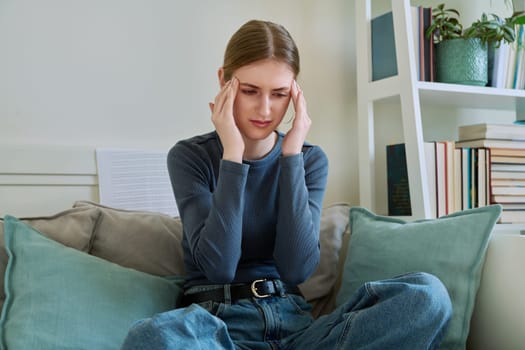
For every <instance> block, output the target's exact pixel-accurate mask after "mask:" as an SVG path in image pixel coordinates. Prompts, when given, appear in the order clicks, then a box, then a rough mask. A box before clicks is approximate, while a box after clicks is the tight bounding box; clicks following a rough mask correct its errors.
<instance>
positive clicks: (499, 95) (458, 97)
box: [368, 76, 525, 111]
mask: <svg viewBox="0 0 525 350" xmlns="http://www.w3.org/2000/svg"><path fill="white" fill-rule="evenodd" d="M398 84H399V79H398V77H397V76H393V77H390V78H386V79H381V80H378V81H373V82H370V84H369V86H368V88H369V92H368V96H369V98H370V99H371V100H372V101H380V100H382V101H383V102H389V101H390V100H392V99H393V98H398V97H399V95H400V91H399V85H398ZM415 88H416V90H417V91H418V92H419V99H420V102H421V103H422V104H424V105H426V106H456V107H461V108H481V109H496V110H506V111H515V110H516V109H517V108H518V106H519V105H520V104H524V105H525V90H517V89H498V88H493V87H485V86H470V85H459V84H446V83H431V82H425V81H418V82H416V83H415Z"/></svg>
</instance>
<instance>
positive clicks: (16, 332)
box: [0, 216, 182, 350]
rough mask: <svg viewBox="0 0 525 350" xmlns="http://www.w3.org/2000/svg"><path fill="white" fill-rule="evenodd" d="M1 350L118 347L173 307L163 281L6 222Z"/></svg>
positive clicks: (172, 294) (172, 290)
mask: <svg viewBox="0 0 525 350" xmlns="http://www.w3.org/2000/svg"><path fill="white" fill-rule="evenodd" d="M4 229H5V244H6V250H7V252H8V255H9V262H8V265H7V270H6V283H5V289H6V300H5V304H4V309H3V310H2V316H1V319H0V327H1V328H0V329H1V345H2V348H3V349H41V350H42V349H53V350H57V349H77V350H81V349H86V350H87V349H89V350H93V349H118V348H119V347H120V345H121V343H122V342H123V340H124V338H125V336H126V334H127V331H128V329H129V327H130V326H131V324H132V323H133V322H134V321H136V320H137V319H141V318H145V317H150V316H152V315H153V314H155V313H159V312H164V311H167V310H170V309H173V308H175V306H176V303H177V300H178V298H179V296H180V295H181V292H182V290H181V288H180V283H181V281H182V279H181V278H162V277H158V276H153V275H149V274H146V273H144V272H139V271H137V270H133V269H130V268H125V267H122V266H119V265H117V264H114V263H111V262H108V261H105V260H103V259H100V258H97V257H94V256H91V255H88V254H86V253H83V252H81V251H78V250H75V249H73V248H69V247H66V246H64V245H62V244H60V243H58V242H56V241H53V240H51V239H49V238H46V237H44V236H43V235H41V234H40V233H39V232H38V231H37V230H36V229H34V228H33V227H31V226H29V225H27V224H25V223H23V222H21V221H19V220H18V219H16V218H14V217H11V216H6V217H5V223H4Z"/></svg>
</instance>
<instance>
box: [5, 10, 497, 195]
mask: <svg viewBox="0 0 525 350" xmlns="http://www.w3.org/2000/svg"><path fill="white" fill-rule="evenodd" d="M441 2H442V1H429V0H424V1H423V0H422V1H413V4H421V5H426V6H436V5H437V4H439V3H441ZM503 2H504V1H503V0H497V1H496V0H471V1H468V2H464V1H459V0H454V1H452V0H451V1H448V2H447V4H449V5H450V6H452V7H456V8H458V9H460V10H461V11H462V13H463V14H464V18H465V21H466V22H471V21H472V20H473V19H474V18H475V17H476V16H478V15H479V13H480V12H481V10H480V9H486V11H487V12H492V11H493V12H497V13H499V14H501V11H500V10H501V9H505V7H504V5H503ZM389 3H390V0H376V1H375V2H374V8H375V9H376V11H381V10H382V9H385V8H386V9H388V6H389V5H388V4H389ZM354 16H355V14H354V1H348V0H324V1H318V0H288V1H276V0H251V1H243V0H228V1H217V0H200V1H195V0H0V121H1V124H0V145H1V144H14V145H17V144H44V145H55V144H56V145H78V146H89V147H93V148H95V147H130V148H149V149H168V148H169V147H170V146H171V145H172V144H173V143H174V142H175V141H176V140H178V139H181V138H185V137H189V136H191V135H194V134H197V133H202V132H206V131H209V130H211V129H212V124H211V122H210V115H209V110H208V102H209V101H211V100H212V99H213V98H214V96H215V94H216V91H217V78H216V71H217V68H218V67H219V66H220V65H221V62H222V55H223V50H224V47H225V45H226V42H227V40H228V39H229V37H230V35H231V34H232V33H233V32H234V31H235V30H236V29H237V28H238V27H239V26H240V25H241V24H242V23H244V22H245V21H247V20H249V19H252V18H259V19H267V20H272V21H275V22H280V23H282V24H284V25H285V26H286V27H287V28H288V30H289V31H290V32H291V34H292V35H293V36H294V38H295V40H296V42H297V44H298V46H299V49H300V53H301V59H302V73H301V75H300V77H299V82H300V84H301V86H302V88H303V90H304V91H305V96H306V98H307V101H308V108H309V113H310V116H311V118H312V120H313V123H314V124H313V128H312V130H311V132H310V135H309V140H310V141H311V142H313V143H316V144H319V145H321V146H322V147H323V148H324V149H325V151H326V152H327V154H328V157H329V159H330V172H329V173H330V175H329V180H328V181H329V182H328V188H327V196H326V200H325V204H329V203H333V202H339V201H344V202H349V203H351V204H357V203H358V179H357V154H356V153H357V152H356V151H357V142H356V131H355V129H356V101H355V100H356V86H355V85H356V84H355V69H356V68H355V45H354V42H355V39H354V22H355V21H354ZM398 113H399V112H398V110H397V109H396V108H388V107H387V108H385V114H386V117H385V118H383V119H378V121H377V124H378V125H382V127H378V128H377V133H378V134H379V136H380V140H381V141H380V142H381V143H392V142H396V140H400V139H401V138H402V136H401V131H400V127H399V120H400V119H399V115H398ZM438 113H443V111H435V112H434V115H436V114H438ZM446 113H449V112H448V111H446ZM450 113H457V112H450ZM459 113H461V112H459ZM463 113H471V112H463ZM430 114H432V112H430ZM432 119H433V118H429V120H432ZM438 120H439V119H438ZM435 125H440V124H439V123H438V124H434V125H432V124H430V129H433V128H434V126H435ZM287 127H289V125H284V126H283V130H286V129H287ZM382 147H383V145H381V146H379V145H378V146H377V149H378V150H381V149H384V148H382ZM381 156H382V157H383V158H381ZM377 159H378V164H379V165H380V166H381V167H383V166H384V164H383V163H384V155H382V154H381V155H379V157H378V158H377ZM0 161H1V160H0ZM381 169H383V170H379V171H377V174H378V178H379V179H381V177H380V174H381V172H383V173H384V168H381Z"/></svg>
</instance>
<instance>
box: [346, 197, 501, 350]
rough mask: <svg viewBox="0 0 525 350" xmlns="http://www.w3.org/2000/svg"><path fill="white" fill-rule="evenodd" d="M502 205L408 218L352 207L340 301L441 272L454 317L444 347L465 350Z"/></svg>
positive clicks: (440, 277)
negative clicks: (405, 277)
mask: <svg viewBox="0 0 525 350" xmlns="http://www.w3.org/2000/svg"><path fill="white" fill-rule="evenodd" d="M500 214H501V206H500V205H491V206H487V207H482V208H476V209H470V210H465V211H462V212H457V213H454V214H451V215H448V216H444V217H441V218H439V219H432V220H419V221H412V222H406V221H403V220H400V219H397V218H392V217H385V216H379V215H375V214H374V213H372V212H370V211H368V210H366V209H364V208H351V209H350V230H351V233H352V236H351V238H350V242H349V247H348V254H347V258H346V260H345V262H344V270H343V276H342V284H341V288H340V290H339V292H338V295H337V305H341V304H343V303H344V302H345V301H346V300H348V299H349V297H350V295H351V294H352V293H354V292H355V291H356V290H357V289H358V288H359V287H360V286H361V285H362V284H363V283H365V282H368V281H374V280H381V279H387V278H391V277H394V276H396V275H400V274H403V273H406V272H413V271H421V272H428V273H431V274H433V275H435V276H437V277H438V278H439V279H440V280H441V281H442V282H443V284H444V285H445V287H446V288H447V290H448V293H449V295H450V298H451V301H452V306H453V309H454V310H453V316H452V319H451V321H450V324H449V328H448V331H447V334H446V335H445V337H444V340H443V343H442V345H441V349H464V348H465V344H466V340H467V336H468V332H469V326H470V318H471V315H472V312H473V309H474V303H475V298H476V293H477V290H478V287H479V284H480V278H481V270H482V267H483V262H484V259H485V253H486V250H487V246H488V241H489V237H490V234H491V232H492V230H493V228H494V225H495V224H496V221H497V220H498V218H499V216H500Z"/></svg>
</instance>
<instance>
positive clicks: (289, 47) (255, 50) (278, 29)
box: [222, 20, 299, 81]
mask: <svg viewBox="0 0 525 350" xmlns="http://www.w3.org/2000/svg"><path fill="white" fill-rule="evenodd" d="M263 59H275V60H277V61H280V62H283V63H286V64H288V65H289V66H290V68H291V69H292V72H293V73H294V75H295V77H297V75H299V50H298V49H297V46H296V45H295V42H294V40H293V39H292V36H291V35H290V33H289V32H288V31H287V30H286V28H284V27H283V26H282V25H280V24H276V23H272V22H268V21H260V20H251V21H248V22H246V23H245V24H243V25H242V26H241V27H240V28H239V29H238V30H237V31H236V32H235V33H234V34H233V36H232V37H231V39H230V41H229V42H228V45H227V46H226V51H225V52H224V63H223V66H222V68H223V70H224V80H225V81H228V80H230V79H231V78H232V75H233V72H234V71H235V70H236V69H238V68H240V67H242V66H245V65H247V64H250V63H253V62H256V61H259V60H263Z"/></svg>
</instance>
